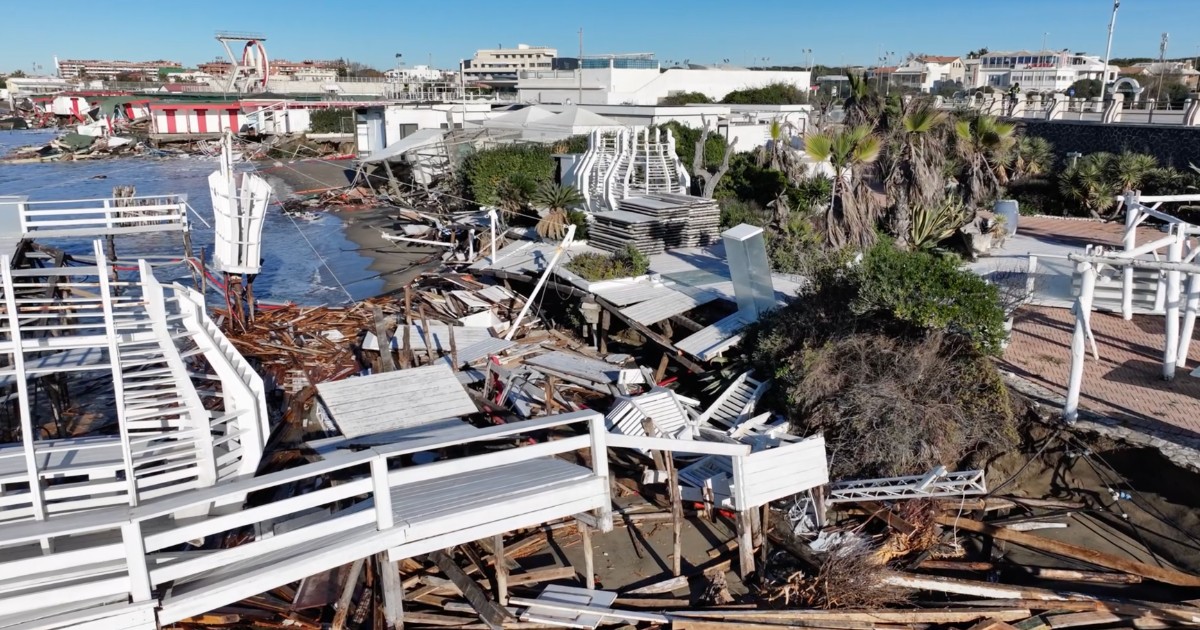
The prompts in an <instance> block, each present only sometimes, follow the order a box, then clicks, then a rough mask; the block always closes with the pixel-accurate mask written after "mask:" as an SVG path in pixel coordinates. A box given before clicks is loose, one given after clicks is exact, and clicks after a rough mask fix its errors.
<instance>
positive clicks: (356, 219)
mask: <svg viewBox="0 0 1200 630" xmlns="http://www.w3.org/2000/svg"><path fill="white" fill-rule="evenodd" d="M394 212H396V209H395V208H378V209H373V210H343V211H340V212H331V213H330V214H333V215H336V216H338V217H341V219H342V221H343V226H344V227H343V230H344V231H345V234H346V238H348V239H349V240H351V241H352V242H354V244H356V245H357V246H358V247H359V248H360V249H359V253H360V254H362V255H363V256H366V257H368V258H370V259H371V264H370V266H368V267H367V268H368V269H370V270H371V271H374V272H376V273H377V274H378V276H379V278H380V279H381V280H383V288H382V289H381V293H382V294H387V293H392V292H394V291H399V290H403V289H404V285H406V284H408V283H409V282H411V281H412V280H413V278H416V277H417V276H418V275H420V274H421V273H423V272H425V271H432V270H434V269H437V268H438V267H440V266H441V265H442V259H441V254H442V252H443V251H444V249H443V248H441V247H430V246H425V245H414V244H408V243H394V242H392V241H388V240H386V239H384V238H383V237H382V236H380V231H379V229H380V228H381V227H387V226H389V225H391V223H392V220H391V219H390V218H388V215H390V214H392V213H394ZM431 256H432V257H433V259H432V260H427V259H428V258H430V257H431Z"/></svg>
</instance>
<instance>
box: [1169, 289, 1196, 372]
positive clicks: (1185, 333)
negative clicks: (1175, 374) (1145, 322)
mask: <svg viewBox="0 0 1200 630" xmlns="http://www.w3.org/2000/svg"><path fill="white" fill-rule="evenodd" d="M1197 310H1200V274H1194V273H1192V274H1188V288H1187V310H1186V311H1185V314H1184V316H1183V330H1182V331H1181V332H1180V334H1179V352H1178V353H1177V355H1176V357H1175V366H1176V367H1187V361H1188V351H1189V350H1190V349H1191V347H1192V332H1193V331H1194V330H1195V328H1196V311H1197Z"/></svg>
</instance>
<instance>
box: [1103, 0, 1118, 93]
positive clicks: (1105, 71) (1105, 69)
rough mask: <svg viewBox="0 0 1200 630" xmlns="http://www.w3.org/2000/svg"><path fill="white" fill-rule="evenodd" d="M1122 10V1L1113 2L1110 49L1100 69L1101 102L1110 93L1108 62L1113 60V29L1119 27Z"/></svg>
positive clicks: (1108, 48)
mask: <svg viewBox="0 0 1200 630" xmlns="http://www.w3.org/2000/svg"><path fill="white" fill-rule="evenodd" d="M1119 8H1121V0H1113V11H1112V18H1110V19H1109V20H1108V47H1107V48H1105V49H1104V67H1103V68H1101V69H1100V101H1101V102H1103V101H1104V96H1105V93H1106V92H1108V62H1109V60H1110V59H1112V38H1113V28H1114V27H1116V25H1117V9H1119Z"/></svg>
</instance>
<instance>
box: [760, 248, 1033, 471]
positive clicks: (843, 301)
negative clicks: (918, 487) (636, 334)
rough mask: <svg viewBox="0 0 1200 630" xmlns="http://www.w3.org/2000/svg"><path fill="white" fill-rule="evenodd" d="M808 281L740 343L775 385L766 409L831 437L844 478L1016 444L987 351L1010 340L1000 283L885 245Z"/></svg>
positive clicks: (800, 428) (950, 461)
mask: <svg viewBox="0 0 1200 630" xmlns="http://www.w3.org/2000/svg"><path fill="white" fill-rule="evenodd" d="M810 260H812V259H811V258H810ZM807 277H808V278H810V283H809V284H808V285H807V286H806V287H805V288H804V289H803V290H802V292H801V294H800V295H799V296H798V297H797V298H796V299H794V300H792V301H791V302H790V303H789V304H788V305H787V306H785V307H783V308H780V309H777V310H775V311H772V312H771V313H768V314H767V315H765V316H764V317H762V318H760V319H759V321H758V322H756V323H755V324H753V325H751V326H749V327H747V328H746V329H745V331H744V337H743V341H742V348H743V349H744V350H745V351H746V352H747V357H746V358H747V359H748V361H749V363H750V364H751V365H752V366H753V367H754V368H755V369H756V370H757V371H758V372H759V373H760V374H761V375H763V376H770V377H772V378H774V380H775V386H774V387H773V388H772V393H771V396H770V397H769V398H768V400H767V401H766V403H765V406H766V407H767V408H769V409H771V410H773V411H776V412H779V413H782V414H784V415H785V416H786V417H788V418H789V420H790V421H791V423H792V425H793V426H794V427H795V429H796V431H797V434H800V435H807V434H811V433H813V432H816V431H822V432H824V434H825V440H826V444H827V445H828V449H829V453H830V462H831V468H832V470H833V472H834V474H835V475H836V476H839V477H877V476H892V475H908V474H918V473H921V472H924V471H927V470H928V469H929V468H931V467H933V466H935V465H946V466H955V465H958V464H959V463H960V462H961V461H962V460H963V459H964V458H966V457H967V456H968V455H969V454H971V453H972V452H977V451H989V452H991V451H997V450H1003V449H1005V448H1010V447H1011V446H1012V445H1013V444H1015V442H1016V431H1015V426H1016V420H1017V413H1018V410H1017V408H1016V406H1015V405H1014V402H1013V400H1012V398H1011V397H1010V395H1009V393H1008V391H1007V389H1006V388H1005V386H1004V383H1003V381H1002V379H1001V378H1000V375H999V373H998V372H997V371H996V367H995V365H994V363H993V362H992V361H991V359H990V358H989V356H988V355H989V354H991V353H994V352H996V351H997V350H998V348H999V342H1000V340H1001V339H1002V338H1003V334H1004V332H1003V322H1004V313H1003V310H1002V308H1001V306H1000V302H999V297H998V295H997V290H996V288H995V287H993V286H991V285H988V284H987V283H985V282H984V281H983V280H982V279H981V278H980V277H978V276H976V275H975V274H973V273H971V272H969V271H965V270H961V269H959V268H958V266H957V265H956V263H955V262H954V261H953V260H950V259H947V258H943V257H937V256H934V255H931V254H927V253H923V252H909V251H901V250H898V249H896V248H895V247H894V246H893V245H892V244H891V243H888V242H883V243H880V244H878V245H876V246H875V247H873V248H872V249H870V250H868V251H867V252H866V253H865V255H864V257H863V259H862V260H861V261H860V262H858V263H857V264H854V263H852V262H851V261H849V260H847V259H846V258H845V255H844V254H841V255H836V254H835V255H831V257H829V258H827V259H825V260H824V261H822V262H820V263H819V264H816V265H814V267H813V269H812V270H811V272H810V273H809V274H807Z"/></svg>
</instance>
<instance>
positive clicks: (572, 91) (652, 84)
mask: <svg viewBox="0 0 1200 630" xmlns="http://www.w3.org/2000/svg"><path fill="white" fill-rule="evenodd" d="M811 76H812V75H811V73H809V72H787V71H759V70H692V69H685V68H670V69H668V70H667V71H665V72H660V71H659V70H656V69H623V68H596V69H587V70H584V71H583V76H582V81H580V78H579V77H578V76H577V75H574V73H569V72H546V73H525V74H523V75H522V78H521V79H520V80H519V81H518V83H517V89H518V98H519V99H520V100H522V101H525V102H532V103H565V102H567V101H568V100H569V101H571V102H572V103H577V104H583V105H657V104H658V102H659V100H660V99H662V98H664V97H666V96H670V95H671V94H676V93H679V92H700V93H702V94H704V95H706V96H708V97H709V98H711V99H713V100H721V99H722V98H724V97H725V95H726V94H728V93H730V92H733V91H735V90H742V89H746V88H755V87H762V86H764V85H768V84H770V83H790V84H792V85H795V86H797V87H799V88H800V89H803V90H807V89H808V87H809V82H810V79H811ZM580 83H582V96H580V92H581V89H580V88H581V86H580ZM581 98H582V100H580V99H581Z"/></svg>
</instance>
